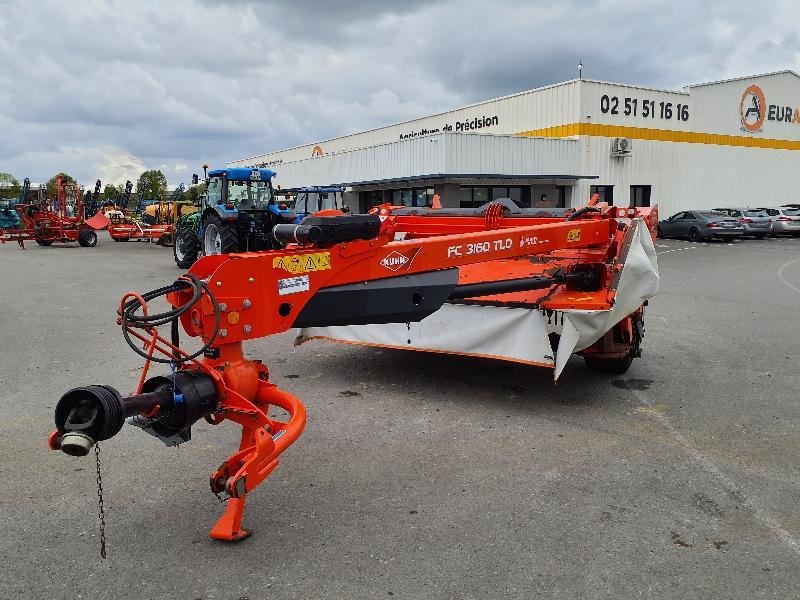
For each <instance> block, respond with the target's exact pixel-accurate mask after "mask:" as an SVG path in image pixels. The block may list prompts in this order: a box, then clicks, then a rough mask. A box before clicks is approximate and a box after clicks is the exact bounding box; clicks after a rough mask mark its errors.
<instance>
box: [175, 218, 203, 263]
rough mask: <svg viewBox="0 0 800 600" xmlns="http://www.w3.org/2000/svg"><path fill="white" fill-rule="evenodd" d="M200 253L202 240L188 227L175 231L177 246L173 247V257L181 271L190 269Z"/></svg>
mask: <svg viewBox="0 0 800 600" xmlns="http://www.w3.org/2000/svg"><path fill="white" fill-rule="evenodd" d="M199 253H200V239H199V238H198V237H197V234H196V233H195V232H194V231H193V230H191V229H189V228H188V227H180V228H178V230H177V231H175V244H174V245H173V246H172V255H173V256H174V257H175V264H176V265H178V266H179V267H180V268H181V269H188V268H189V267H191V266H192V265H193V264H194V261H196V260H197V257H198V255H199Z"/></svg>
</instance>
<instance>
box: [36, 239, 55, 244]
mask: <svg viewBox="0 0 800 600" xmlns="http://www.w3.org/2000/svg"><path fill="white" fill-rule="evenodd" d="M36 243H37V244H39V245H40V246H51V245H52V244H53V240H43V239H41V238H36Z"/></svg>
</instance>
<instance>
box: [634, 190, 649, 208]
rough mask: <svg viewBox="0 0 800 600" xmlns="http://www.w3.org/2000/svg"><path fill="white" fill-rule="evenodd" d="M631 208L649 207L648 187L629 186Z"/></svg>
mask: <svg viewBox="0 0 800 600" xmlns="http://www.w3.org/2000/svg"><path fill="white" fill-rule="evenodd" d="M631 206H650V186H649V185H632V186H631Z"/></svg>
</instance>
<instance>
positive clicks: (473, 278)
mask: <svg viewBox="0 0 800 600" xmlns="http://www.w3.org/2000/svg"><path fill="white" fill-rule="evenodd" d="M657 221H658V218H657V209H656V208H619V207H614V206H608V205H606V204H604V203H597V200H596V198H593V200H592V201H591V203H590V204H589V205H587V206H585V207H582V208H580V209H578V210H564V209H561V210H560V211H558V210H554V211H550V212H549V213H548V212H545V213H542V211H538V212H536V213H534V212H532V211H530V210H525V209H520V208H518V207H516V205H514V204H513V203H512V202H510V201H507V200H503V201H501V202H494V203H490V204H488V205H485V206H484V207H481V208H479V209H463V210H462V209H419V208H405V207H395V206H388V205H384V206H380V207H378V208H377V209H375V210H374V211H373V212H372V213H371V214H368V215H345V214H342V213H336V212H335V211H326V214H325V216H320V215H314V216H310V217H307V218H306V219H305V220H304V221H303V222H302V223H300V224H299V225H295V224H279V225H276V226H275V228H274V230H273V235H274V236H275V238H276V240H277V241H278V242H279V243H280V244H282V245H285V246H284V247H282V248H281V249H279V250H270V251H263V252H253V253H232V254H217V255H208V256H204V257H202V258H201V259H199V260H198V261H197V262H195V263H194V265H193V266H192V267H191V269H190V270H189V271H188V272H187V273H186V274H185V275H182V276H180V277H179V278H178V279H177V280H176V281H175V282H174V283H172V284H170V285H167V286H166V287H162V288H160V289H158V290H155V291H152V292H148V293H144V294H139V293H133V292H129V293H127V294H126V295H125V296H123V298H122V300H121V301H120V305H119V307H118V312H117V316H118V323H119V325H120V326H121V328H122V333H123V336H124V338H125V340H126V341H127V343H128V344H129V345H130V347H131V349H133V351H134V352H136V353H137V354H138V355H139V356H141V357H142V358H143V359H144V369H143V372H142V375H141V378H140V380H139V384H138V386H137V387H136V389H135V390H134V392H133V394H131V395H129V396H123V395H122V394H120V393H119V392H118V391H117V390H116V389H114V388H113V387H111V386H108V385H89V386H85V387H79V388H75V389H72V390H69V391H68V392H66V393H65V394H64V395H63V396H62V397H61V399H60V400H59V401H58V404H57V406H56V410H55V425H56V429H55V430H54V431H53V432H52V433H51V434H50V437H49V446H50V448H51V449H53V450H60V451H62V452H64V453H65V454H69V455H73V456H85V455H86V454H88V453H89V451H90V450H91V449H92V447H93V446H95V445H96V444H97V443H98V442H101V441H104V440H108V439H110V438H112V437H113V436H114V435H116V434H117V433H118V432H119V431H120V429H121V428H122V426H123V425H124V424H125V422H126V421H127V422H128V423H129V424H131V425H134V426H136V427H139V428H141V429H143V430H144V431H145V432H146V433H149V434H152V435H153V436H155V437H157V438H159V439H160V440H162V441H163V442H164V443H166V444H167V445H169V446H171V445H176V444H179V443H183V442H186V441H189V440H190V438H191V427H192V424H193V423H195V422H196V421H198V420H199V419H205V420H206V421H207V422H208V423H211V424H214V425H216V424H219V423H221V422H223V421H225V420H229V421H232V422H234V423H237V424H238V425H239V426H241V428H242V431H241V438H240V440H239V443H238V448H237V450H236V451H235V452H234V453H233V454H232V455H231V456H230V457H229V458H228V459H227V460H225V462H223V463H222V464H221V465H220V466H219V467H218V468H217V469H215V470H214V471H213V472H212V474H211V477H210V486H211V491H212V492H213V493H214V494H217V495H218V496H219V497H220V498H224V499H225V500H226V508H225V512H224V514H223V515H222V517H221V518H220V519H219V520H218V521H217V523H216V525H214V527H213V528H212V529H211V532H210V536H211V537H212V538H215V539H218V540H225V541H236V540H240V539H242V538H243V537H245V536H247V535H248V533H249V532H248V531H247V530H246V529H244V528H243V527H242V516H243V510H244V507H245V503H246V501H247V498H248V495H249V493H250V492H251V491H253V490H254V489H255V488H256V487H257V486H258V485H260V484H261V483H262V482H263V481H264V479H265V478H266V477H267V476H268V475H269V474H270V473H271V472H272V471H273V470H274V469H275V468H276V467H277V465H278V461H279V458H280V457H281V455H282V453H283V452H284V451H285V450H286V449H287V448H288V447H289V446H290V445H291V444H293V443H294V442H295V441H297V439H298V438H299V437H300V435H301V433H302V431H303V428H304V427H305V423H306V410H305V408H304V406H303V403H302V402H301V400H300V399H299V398H297V397H296V396H294V395H293V394H292V393H290V392H288V391H284V390H281V389H279V388H278V386H277V385H276V384H275V383H273V382H272V381H271V380H270V373H269V369H268V367H267V366H266V365H264V364H262V363H261V362H260V361H257V360H250V359H248V358H246V357H245V355H244V353H243V347H242V346H243V344H244V343H246V342H249V341H251V340H256V339H259V338H263V337H266V336H270V335H273V334H276V333H280V332H283V331H286V330H287V329H290V328H299V329H300V330H301V332H300V335H299V337H298V342H304V341H307V340H310V339H314V338H327V339H333V340H337V341H341V342H345V343H358V344H366V345H373V346H385V347H392V348H404V349H410V350H416V351H431V352H447V353H455V354H466V355H469V356H482V357H490V358H494V359H498V360H504V361H513V362H518V363H524V364H530V365H536V366H541V367H545V368H548V369H551V370H553V373H554V377H558V375H559V374H560V372H561V370H562V369H563V368H564V364H565V363H566V360H567V359H568V358H569V357H570V356H572V355H573V354H574V353H578V354H580V355H582V356H583V357H584V360H585V362H586V365H587V366H588V367H589V368H591V369H597V370H601V371H607V372H622V371H624V370H626V369H627V368H628V367H629V366H630V364H631V361H633V360H634V359H635V358H636V357H637V356H639V354H640V352H641V349H640V345H641V342H642V338H643V335H644V325H643V324H644V305H645V304H646V303H647V300H648V299H649V298H650V297H652V296H653V295H654V294H655V293H656V291H657V290H658V270H657V265H656V261H655V252H654V251H653V239H654V234H655V228H656V224H657ZM160 297H164V298H166V300H167V301H168V303H169V305H170V306H171V308H170V309H169V310H167V311H165V312H161V313H158V314H156V313H153V312H151V310H150V309H149V305H148V303H149V302H151V301H152V300H155V299H156V298H160ZM466 323H468V324H469V327H465V324H466ZM179 325H180V328H182V329H183V330H184V331H185V333H186V334H187V335H188V336H189V337H195V338H199V339H200V340H201V341H202V344H201V346H200V347H199V348H198V349H196V350H188V349H184V348H183V347H182V345H181V341H180V338H179ZM162 326H169V328H170V333H169V334H168V335H162V334H161V333H160V332H159V328H160V327H162ZM154 363H158V364H163V365H166V366H168V367H169V371H168V373H167V374H166V375H155V376H152V377H149V378H148V373H149V370H150V367H151V366H152V365H153V364H154ZM271 405H274V406H278V407H280V408H282V409H284V410H285V411H286V412H288V415H289V416H288V418H287V419H285V420H276V419H274V418H271V417H269V416H268V415H269V414H270V406H271ZM95 447H96V446H95ZM95 451H97V450H95Z"/></svg>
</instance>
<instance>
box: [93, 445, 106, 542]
mask: <svg viewBox="0 0 800 600" xmlns="http://www.w3.org/2000/svg"><path fill="white" fill-rule="evenodd" d="M94 457H95V459H96V462H97V507H98V509H99V512H98V516H99V517H100V556H101V558H105V557H106V513H105V510H103V477H102V475H100V444H95V445H94Z"/></svg>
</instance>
